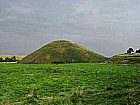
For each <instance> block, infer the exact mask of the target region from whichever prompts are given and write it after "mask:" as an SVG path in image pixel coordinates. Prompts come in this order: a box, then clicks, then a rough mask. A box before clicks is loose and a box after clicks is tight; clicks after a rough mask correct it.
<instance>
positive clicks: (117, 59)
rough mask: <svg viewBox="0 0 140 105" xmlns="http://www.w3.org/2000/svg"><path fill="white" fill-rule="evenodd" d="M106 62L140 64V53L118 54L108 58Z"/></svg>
mask: <svg viewBox="0 0 140 105" xmlns="http://www.w3.org/2000/svg"><path fill="white" fill-rule="evenodd" d="M106 62H107V63H114V64H129V65H140V53H132V54H131V53H130V54H120V55H116V56H113V57H111V58H110V59H108V61H106Z"/></svg>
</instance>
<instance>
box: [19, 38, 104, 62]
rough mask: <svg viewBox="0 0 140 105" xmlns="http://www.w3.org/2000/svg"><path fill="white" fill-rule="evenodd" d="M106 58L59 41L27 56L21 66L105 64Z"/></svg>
mask: <svg viewBox="0 0 140 105" xmlns="http://www.w3.org/2000/svg"><path fill="white" fill-rule="evenodd" d="M104 60H106V58H105V57H104V56H101V55H99V54H97V53H94V52H92V51H91V50H88V49H86V48H84V47H83V46H80V45H78V44H76V43H73V42H70V41H65V40H59V41H54V42H51V43H49V44H47V45H45V46H43V47H42V48H40V49H38V50H37V51H35V52H33V53H31V54H29V55H27V56H26V57H25V58H23V59H22V60H21V61H20V62H19V63H21V64H56V63H90V62H103V61H104Z"/></svg>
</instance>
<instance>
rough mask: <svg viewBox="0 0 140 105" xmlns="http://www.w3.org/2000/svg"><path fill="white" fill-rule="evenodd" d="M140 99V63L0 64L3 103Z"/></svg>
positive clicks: (107, 104) (100, 103)
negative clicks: (136, 64)
mask: <svg viewBox="0 0 140 105" xmlns="http://www.w3.org/2000/svg"><path fill="white" fill-rule="evenodd" d="M33 88H35V89H36V94H37V98H33V97H32V95H31V94H32V90H33ZM139 99H140V66H116V65H109V64H0V105H139V104H140V100H139Z"/></svg>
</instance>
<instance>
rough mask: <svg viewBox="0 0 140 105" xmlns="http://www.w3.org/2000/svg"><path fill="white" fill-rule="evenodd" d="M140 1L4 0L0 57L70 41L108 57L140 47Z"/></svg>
mask: <svg viewBox="0 0 140 105" xmlns="http://www.w3.org/2000/svg"><path fill="white" fill-rule="evenodd" d="M139 10H140V0H0V54H3V55H27V54H30V53H31V52H33V51H35V50H37V49H39V48H40V47H42V46H44V45H45V44H48V43H50V42H52V41H55V40H70V41H72V42H76V43H78V44H80V45H82V46H84V47H86V48H88V49H89V50H92V51H93V52H97V53H99V54H101V55H104V56H114V55H116V54H121V53H125V52H126V50H127V49H128V48H129V47H132V48H134V49H139V48H140V12H139Z"/></svg>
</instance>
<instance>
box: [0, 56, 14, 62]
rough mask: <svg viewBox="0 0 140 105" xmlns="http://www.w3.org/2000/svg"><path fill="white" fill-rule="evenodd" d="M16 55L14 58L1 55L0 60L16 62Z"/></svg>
mask: <svg viewBox="0 0 140 105" xmlns="http://www.w3.org/2000/svg"><path fill="white" fill-rule="evenodd" d="M16 61H17V59H16V56H13V57H12V58H9V57H6V58H2V57H0V62H16Z"/></svg>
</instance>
